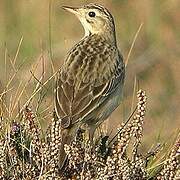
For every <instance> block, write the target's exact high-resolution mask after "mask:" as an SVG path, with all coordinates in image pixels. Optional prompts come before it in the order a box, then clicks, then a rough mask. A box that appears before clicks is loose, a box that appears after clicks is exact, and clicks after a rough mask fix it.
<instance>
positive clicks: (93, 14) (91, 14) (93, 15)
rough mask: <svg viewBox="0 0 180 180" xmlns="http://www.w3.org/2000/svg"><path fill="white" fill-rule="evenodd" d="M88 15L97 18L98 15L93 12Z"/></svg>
mask: <svg viewBox="0 0 180 180" xmlns="http://www.w3.org/2000/svg"><path fill="white" fill-rule="evenodd" d="M88 14H89V16H90V17H95V16H96V13H95V12H93V11H90V12H89V13H88Z"/></svg>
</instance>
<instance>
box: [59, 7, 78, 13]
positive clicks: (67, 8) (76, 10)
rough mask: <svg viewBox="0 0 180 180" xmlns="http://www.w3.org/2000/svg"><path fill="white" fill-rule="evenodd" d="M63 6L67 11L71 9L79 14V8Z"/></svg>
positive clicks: (71, 11)
mask: <svg viewBox="0 0 180 180" xmlns="http://www.w3.org/2000/svg"><path fill="white" fill-rule="evenodd" d="M62 8H63V9H64V10H66V11H69V12H70V13H73V14H75V15H79V8H76V7H68V6H62Z"/></svg>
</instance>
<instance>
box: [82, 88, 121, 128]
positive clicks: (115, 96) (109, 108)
mask: <svg viewBox="0 0 180 180" xmlns="http://www.w3.org/2000/svg"><path fill="white" fill-rule="evenodd" d="M121 100H122V86H119V88H117V89H116V91H114V92H113V93H112V94H111V95H110V96H109V97H108V98H107V99H106V100H105V101H104V103H102V104H101V105H100V106H99V107H98V108H97V109H96V110H95V111H94V112H92V113H91V114H90V115H89V117H86V118H85V120H84V122H85V123H86V124H88V125H89V126H91V125H93V126H94V125H95V124H96V126H98V125H99V124H101V123H102V122H103V121H105V120H106V119H107V118H108V117H109V116H110V115H111V113H112V112H113V111H114V110H115V109H116V108H117V107H118V106H119V104H120V102H121Z"/></svg>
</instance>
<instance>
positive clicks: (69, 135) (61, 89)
mask: <svg viewBox="0 0 180 180" xmlns="http://www.w3.org/2000/svg"><path fill="white" fill-rule="evenodd" d="M63 8H64V9H65V10H67V11H69V12H71V13H73V14H74V15H75V16H76V17H77V18H78V19H79V20H80V22H81V24H82V26H83V27H84V30H85V35H84V37H83V38H82V40H80V41H79V42H78V43H77V44H76V45H74V46H73V47H72V49H71V50H70V51H69V53H68V54H67V57H66V59H65V61H64V63H63V65H62V67H61V68H60V70H59V73H58V76H57V80H56V88H55V110H56V114H57V117H58V118H60V119H61V127H62V149H61V152H60V156H61V157H60V163H61V165H62V164H63V161H64V159H65V153H64V149H63V148H64V144H66V143H67V144H69V143H70V141H71V140H73V137H74V136H75V132H76V131H77V128H78V127H80V126H81V125H82V124H86V125H87V126H88V129H89V134H90V139H91V140H92V138H93V134H94V131H95V129H96V127H98V126H99V125H100V124H101V123H102V122H103V121H104V120H106V119H107V118H108V117H109V116H110V114H111V113H112V112H113V111H114V110H115V109H116V108H117V107H118V105H119V104H120V101H121V95H122V89H123V84H124V76H125V66H124V63H123V58H122V55H121V53H120V52H119V50H118V48H117V42H116V35H115V24H114V20H113V17H112V15H111V14H110V12H109V11H108V10H107V9H106V8H104V7H102V6H100V5H97V4H88V5H84V6H81V7H66V6H64V7H63Z"/></svg>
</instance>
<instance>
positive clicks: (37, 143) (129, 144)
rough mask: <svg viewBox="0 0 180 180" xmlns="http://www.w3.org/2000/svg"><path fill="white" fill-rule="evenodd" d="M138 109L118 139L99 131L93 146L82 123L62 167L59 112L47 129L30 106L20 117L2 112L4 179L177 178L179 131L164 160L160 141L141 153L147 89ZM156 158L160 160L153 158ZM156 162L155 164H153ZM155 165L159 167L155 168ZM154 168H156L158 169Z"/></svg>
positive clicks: (139, 96) (1, 172) (140, 93)
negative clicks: (6, 115) (160, 157)
mask: <svg viewBox="0 0 180 180" xmlns="http://www.w3.org/2000/svg"><path fill="white" fill-rule="evenodd" d="M137 99H138V102H137V107H136V111H135V114H134V115H133V116H132V118H129V119H128V121H127V122H126V123H122V125H121V127H120V128H119V129H118V130H117V131H118V133H117V137H114V138H113V141H112V140H111V139H110V138H109V137H108V136H103V137H102V136H100V137H96V139H97V141H96V143H95V144H94V145H93V146H91V145H90V144H89V142H88V141H87V140H86V139H84V130H82V129H80V130H79V131H78V133H77V135H76V137H75V140H74V141H73V142H72V144H70V145H66V147H65V151H66V153H67V161H66V164H65V167H64V169H63V170H61V171H59V169H58V167H59V164H58V157H59V147H60V146H61V129H60V123H61V122H60V121H59V120H56V119H54V118H53V114H52V118H51V119H52V120H51V122H50V124H49V128H48V129H47V131H46V133H45V135H44V136H43V135H42V134H43V131H42V129H41V127H40V126H39V120H38V117H37V115H36V114H34V113H33V111H32V110H31V109H30V108H29V107H28V106H26V107H25V108H24V109H23V110H22V111H21V113H20V114H19V118H18V120H19V122H17V121H12V122H9V123H7V120H6V118H7V117H5V116H2V117H1V122H0V125H1V126H0V130H1V139H0V151H1V153H0V154H1V156H0V178H1V179H26V180H27V179H99V180H100V179H107V180H108V179H122V180H123V179H124V180H128V179H129V180H131V179H139V180H142V179H164V180H166V179H168V180H170V179H172V180H173V179H175V177H177V176H179V175H178V173H179V172H178V167H179V155H180V154H179V151H180V146H179V139H178V138H179V137H178V138H177V141H176V143H175V144H174V146H173V147H172V149H171V150H170V152H169V155H167V156H166V157H165V159H163V160H162V161H161V162H160V163H159V164H158V166H157V165H154V164H155V162H156V158H157V157H156V155H157V154H158V153H160V151H162V147H161V146H160V145H158V146H157V147H155V148H154V149H152V150H151V151H149V152H148V153H143V154H141V153H140V152H139V146H140V145H141V142H142V137H143V123H144V120H145V111H146V102H147V100H146V95H145V92H144V91H142V90H139V91H138V92H137ZM152 161H154V163H152ZM149 165H150V166H149ZM152 170H153V171H152ZM152 172H153V173H152Z"/></svg>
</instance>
